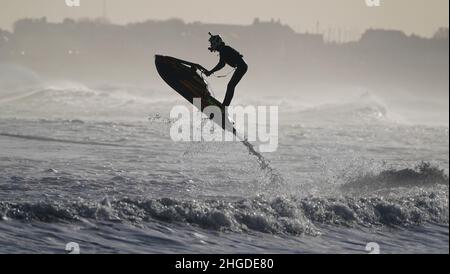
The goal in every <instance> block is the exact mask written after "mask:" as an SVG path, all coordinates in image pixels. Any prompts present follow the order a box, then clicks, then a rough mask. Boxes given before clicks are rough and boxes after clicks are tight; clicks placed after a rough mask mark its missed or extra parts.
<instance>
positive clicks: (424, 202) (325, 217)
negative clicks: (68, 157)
mask: <svg viewBox="0 0 450 274" xmlns="http://www.w3.org/2000/svg"><path fill="white" fill-rule="evenodd" d="M448 202H449V201H448V188H445V189H442V190H439V191H426V190H423V189H419V190H418V191H417V192H415V193H414V194H412V195H411V194H409V195H407V196H389V197H383V196H377V195H370V196H366V197H359V198H354V197H340V198H327V197H324V198H319V197H306V198H294V197H292V198H288V197H277V198H273V199H269V198H266V197H263V196H257V197H255V198H252V199H242V200H237V201H227V200H222V199H211V200H204V201H202V200H182V199H172V198H161V199H142V200H141V199H131V198H123V199H117V200H112V201H110V200H109V199H108V198H105V199H104V200H102V201H100V202H89V201H78V202H73V203H67V202H56V201H52V202H39V203H14V202H0V217H1V219H3V220H8V219H17V220H22V221H36V220H37V221H42V222H77V221H82V220H84V219H88V220H89V219H93V220H106V221H112V222H126V223H132V224H139V223H142V222H166V223H178V224H189V225H193V226H198V227H201V228H204V229H210V230H214V231H233V232H244V233H248V232H252V231H253V232H262V233H270V234H279V235H301V234H307V235H318V234H320V228H319V227H320V226H321V225H334V226H343V227H357V226H360V227H366V228H372V227H383V226H389V227H398V228H401V227H409V226H412V225H420V224H424V223H427V222H433V223H441V224H448V218H449V211H448Z"/></svg>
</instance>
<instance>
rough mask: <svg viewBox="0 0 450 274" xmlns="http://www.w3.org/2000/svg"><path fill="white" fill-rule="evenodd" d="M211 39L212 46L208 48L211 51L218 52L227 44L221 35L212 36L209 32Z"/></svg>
mask: <svg viewBox="0 0 450 274" xmlns="http://www.w3.org/2000/svg"><path fill="white" fill-rule="evenodd" d="M208 33H209V35H210V36H211V37H209V43H210V44H211V46H210V47H209V48H208V49H209V50H210V51H217V50H218V49H219V48H220V47H221V46H224V45H225V42H224V41H223V40H222V37H220V35H212V34H211V32H208Z"/></svg>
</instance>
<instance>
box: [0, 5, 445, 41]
mask: <svg viewBox="0 0 450 274" xmlns="http://www.w3.org/2000/svg"><path fill="white" fill-rule="evenodd" d="M80 1H81V7H78V8H69V7H67V6H66V4H65V0H0V28H4V29H9V30H10V29H11V26H12V23H13V22H14V21H15V20H17V19H19V18H23V17H42V16H47V18H48V20H49V21H60V20H62V18H65V17H71V18H80V17H100V16H101V15H102V9H103V8H102V7H103V0H80ZM106 2H107V5H106V6H107V15H108V18H109V19H110V20H111V21H112V22H116V23H127V22H136V21H142V20H146V19H168V18H174V17H177V18H181V19H183V20H185V21H187V22H192V21H202V22H214V23H231V24H250V23H251V22H252V21H253V19H254V18H255V17H259V18H260V19H262V20H269V19H271V18H274V19H281V21H282V22H283V23H287V24H289V25H290V26H292V27H293V28H294V29H295V30H297V31H315V30H316V28H317V22H320V24H319V28H320V29H321V30H322V31H326V30H328V28H330V27H332V28H341V29H343V30H347V31H349V32H362V31H363V30H365V29H367V28H370V27H373V28H385V29H400V30H403V31H405V32H406V33H408V34H410V33H416V34H420V35H424V36H431V35H432V34H433V33H434V32H435V31H436V29H437V28H438V27H441V26H446V27H448V23H449V11H448V10H449V0H381V7H378V8H369V7H367V5H366V2H365V0H106Z"/></svg>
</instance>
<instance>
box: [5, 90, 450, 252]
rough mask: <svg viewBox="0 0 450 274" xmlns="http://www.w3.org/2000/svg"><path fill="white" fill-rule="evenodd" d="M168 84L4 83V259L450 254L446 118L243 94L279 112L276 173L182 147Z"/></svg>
mask: <svg viewBox="0 0 450 274" xmlns="http://www.w3.org/2000/svg"><path fill="white" fill-rule="evenodd" d="M170 92H171V91H170V89H169V88H167V90H151V89H141V88H136V87H130V86H120V87H119V86H107V85H104V86H101V85H100V86H95V87H86V86H83V85H80V84H74V83H67V82H66V83H53V84H51V85H49V84H42V83H40V84H39V85H36V84H35V83H34V82H33V81H31V83H30V84H29V85H28V86H27V85H23V86H22V87H21V88H20V89H19V88H17V87H16V86H14V87H12V86H9V87H8V86H6V87H5V85H4V87H3V90H2V91H1V92H0V253H65V252H66V251H65V248H66V244H67V243H69V242H76V243H78V244H79V246H80V251H81V253H198V252H202V253H367V251H366V245H367V244H368V243H370V242H375V243H377V244H378V245H379V247H380V252H381V253H448V250H449V226H448V219H449V211H448V198H449V192H448V191H449V179H448V169H449V133H448V125H435V126H424V125H416V124H414V123H402V122H399V121H398V120H395V119H391V117H390V115H389V114H390V110H389V109H388V108H386V106H384V105H383V104H380V103H379V102H377V100H374V99H373V98H371V97H370V96H368V95H367V94H366V95H364V96H362V97H360V98H355V99H352V100H349V101H348V102H345V103H336V104H327V105H321V106H302V107H300V106H299V105H296V103H295V102H293V101H283V100H281V101H280V100H279V101H277V100H275V101H274V99H273V98H272V99H271V98H260V101H259V102H254V101H252V100H251V99H247V101H246V99H245V98H244V99H242V100H241V101H240V103H242V104H246V103H264V104H266V105H270V104H276V105H279V106H280V115H279V140H278V143H279V146H278V150H277V151H276V152H274V153H263V156H264V157H265V158H266V159H267V160H268V161H270V169H267V168H266V169H263V168H261V165H260V164H259V163H258V159H257V158H256V157H255V156H254V155H252V154H250V153H249V151H248V150H247V149H246V147H245V146H244V145H243V144H242V143H240V142H173V141H172V140H171V138H170V135H169V132H170V127H171V125H172V124H173V120H172V119H170V118H169V112H170V109H171V107H172V106H173V105H175V104H183V105H186V103H184V101H183V100H182V99H180V98H179V97H178V96H176V95H175V94H174V95H173V96H171V95H168V96H161V94H164V95H166V94H168V93H170ZM186 106H187V105H186Z"/></svg>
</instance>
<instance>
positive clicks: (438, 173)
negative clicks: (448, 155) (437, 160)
mask: <svg viewBox="0 0 450 274" xmlns="http://www.w3.org/2000/svg"><path fill="white" fill-rule="evenodd" d="M432 185H447V186H448V185H449V177H448V175H446V174H445V171H444V170H443V169H440V168H439V167H437V166H433V165H432V164H431V163H429V162H421V163H420V164H418V165H417V166H416V167H414V168H404V169H392V168H391V169H388V170H384V171H381V172H380V173H378V174H365V175H363V176H360V177H359V178H356V179H352V180H350V181H349V182H348V183H345V184H344V185H342V187H341V188H342V190H344V191H357V192H363V193H367V192H368V191H377V190H382V189H392V188H399V187H408V188H411V187H415V186H417V187H425V186H432Z"/></svg>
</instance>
